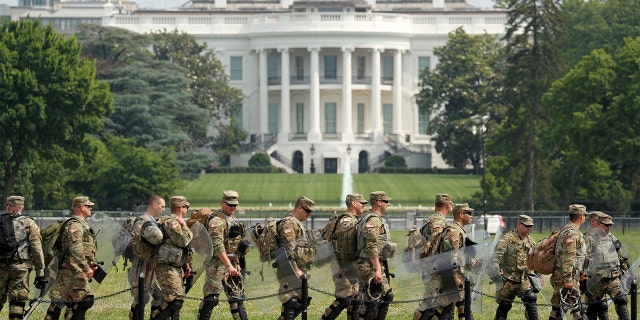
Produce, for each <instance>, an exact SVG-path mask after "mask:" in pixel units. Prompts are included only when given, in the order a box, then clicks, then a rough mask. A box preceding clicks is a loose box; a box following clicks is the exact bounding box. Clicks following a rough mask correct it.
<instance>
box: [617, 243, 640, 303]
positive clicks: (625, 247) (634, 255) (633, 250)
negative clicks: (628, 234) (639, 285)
mask: <svg viewBox="0 0 640 320" xmlns="http://www.w3.org/2000/svg"><path fill="white" fill-rule="evenodd" d="M618 250H619V251H618V252H619V253H620V255H621V256H622V262H621V263H626V264H627V268H626V270H623V271H622V277H620V286H621V287H622V291H623V292H624V293H627V294H628V293H629V291H630V290H631V283H632V282H633V281H634V280H638V275H640V249H638V247H637V246H636V245H634V244H632V243H628V244H623V243H621V244H620V248H619V249H618Z"/></svg>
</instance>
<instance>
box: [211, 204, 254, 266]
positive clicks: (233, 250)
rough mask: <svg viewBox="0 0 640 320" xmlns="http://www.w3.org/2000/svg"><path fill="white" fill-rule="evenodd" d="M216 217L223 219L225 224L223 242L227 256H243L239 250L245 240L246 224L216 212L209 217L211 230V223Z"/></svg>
mask: <svg viewBox="0 0 640 320" xmlns="http://www.w3.org/2000/svg"><path fill="white" fill-rule="evenodd" d="M214 217H218V218H220V219H222V220H223V221H224V223H225V228H224V237H223V240H224V241H223V242H224V250H225V251H226V252H227V256H229V257H239V256H241V254H240V252H238V248H239V246H240V243H241V242H242V240H243V239H244V238H245V228H244V224H243V223H241V222H239V221H238V219H236V218H235V217H233V216H230V215H227V214H225V213H223V212H222V211H216V212H215V213H214V214H212V215H210V216H209V217H207V222H206V226H207V228H209V223H210V222H211V219H213V218H214Z"/></svg>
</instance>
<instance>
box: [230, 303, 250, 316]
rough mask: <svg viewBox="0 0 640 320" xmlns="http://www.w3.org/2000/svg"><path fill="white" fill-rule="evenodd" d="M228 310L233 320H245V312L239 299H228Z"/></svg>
mask: <svg viewBox="0 0 640 320" xmlns="http://www.w3.org/2000/svg"><path fill="white" fill-rule="evenodd" d="M229 310H230V311H231V317H232V318H233V320H247V310H246V309H245V308H244V302H242V300H240V299H233V298H232V299H229Z"/></svg>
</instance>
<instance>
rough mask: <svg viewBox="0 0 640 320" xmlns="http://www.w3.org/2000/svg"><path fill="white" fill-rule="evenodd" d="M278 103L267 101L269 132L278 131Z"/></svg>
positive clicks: (275, 132)
mask: <svg viewBox="0 0 640 320" xmlns="http://www.w3.org/2000/svg"><path fill="white" fill-rule="evenodd" d="M278 110H279V108H278V103H269V133H271V134H277V133H278V114H279V112H278Z"/></svg>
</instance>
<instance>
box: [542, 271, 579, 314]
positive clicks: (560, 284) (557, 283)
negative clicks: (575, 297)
mask: <svg viewBox="0 0 640 320" xmlns="http://www.w3.org/2000/svg"><path fill="white" fill-rule="evenodd" d="M550 282H551V286H552V287H553V296H552V297H551V304H552V305H554V306H555V307H552V310H551V314H550V315H549V318H550V319H551V318H553V319H559V318H560V315H559V314H556V313H555V312H557V311H554V309H557V310H559V307H558V306H560V290H562V289H563V288H564V280H563V279H561V278H556V277H554V276H553V275H552V276H551V279H550ZM572 283H573V289H574V290H578V292H579V291H580V283H579V282H578V280H576V279H573V280H572ZM561 307H562V308H565V306H561ZM580 309H581V306H580V303H578V304H577V306H576V307H575V308H573V309H571V310H566V311H568V312H570V313H571V315H572V316H573V319H575V320H579V319H582V314H581V310H580Z"/></svg>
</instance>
